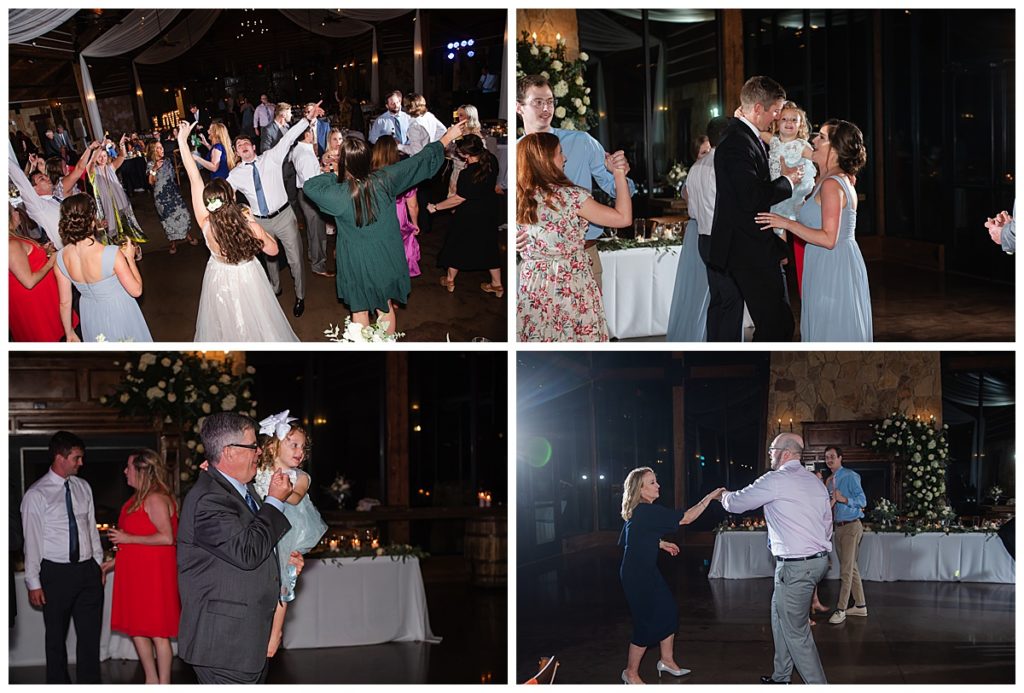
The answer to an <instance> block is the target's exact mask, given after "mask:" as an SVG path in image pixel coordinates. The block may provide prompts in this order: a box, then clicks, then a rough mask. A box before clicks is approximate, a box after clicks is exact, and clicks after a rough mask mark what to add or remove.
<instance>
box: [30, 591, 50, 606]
mask: <svg viewBox="0 0 1024 693" xmlns="http://www.w3.org/2000/svg"><path fill="white" fill-rule="evenodd" d="M28 603H29V604H31V605H32V606H34V607H36V608H42V606H43V604H45V603H46V596H45V595H44V594H43V588H42V587H40V588H39V589H37V590H29V591H28Z"/></svg>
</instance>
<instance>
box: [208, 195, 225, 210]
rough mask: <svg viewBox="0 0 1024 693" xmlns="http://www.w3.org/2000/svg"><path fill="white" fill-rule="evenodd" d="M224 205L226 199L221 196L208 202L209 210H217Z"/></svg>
mask: <svg viewBox="0 0 1024 693" xmlns="http://www.w3.org/2000/svg"><path fill="white" fill-rule="evenodd" d="M223 206H224V200H222V199H220V198H219V197H215V198H213V199H212V200H210V201H209V202H207V203H206V211H207V212H216V211H217V210H218V209H220V208H221V207H223Z"/></svg>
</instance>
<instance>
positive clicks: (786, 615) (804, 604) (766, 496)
mask: <svg viewBox="0 0 1024 693" xmlns="http://www.w3.org/2000/svg"><path fill="white" fill-rule="evenodd" d="M803 450H804V441H803V438H801V437H800V436H798V435H797V434H795V433H782V434H780V435H778V436H776V437H775V440H773V441H772V444H771V447H769V448H768V460H769V464H770V465H771V471H769V472H767V473H766V474H764V475H763V476H761V477H760V478H758V479H757V480H756V481H754V483H752V484H751V485H750V486H747V487H746V488H744V489H740V490H739V491H726V492H725V493H723V494H722V499H721V500H722V507H723V508H725V509H726V511H728V512H731V513H744V512H747V511H748V510H754V509H755V508H760V507H764V519H765V523H766V524H767V525H768V546H769V548H770V549H771V552H772V555H773V556H775V591H774V592H773V593H772V638H773V639H774V641H775V667H774V671H773V672H772V675H771V676H762V677H761V683H789V680H790V677H791V676H792V674H793V668H794V667H796V670H797V671H798V672H799V673H800V677H801V678H802V679H803V681H804V683H811V684H814V683H822V684H823V683H828V682H827V681H826V680H825V670H824V669H823V668H822V666H821V659H820V658H819V657H818V648H817V647H816V646H815V644H814V638H813V637H812V636H811V627H810V625H808V622H807V613H808V612H809V611H810V609H811V598H812V597H813V595H814V588H815V586H816V585H817V584H818V582H820V581H821V579H822V578H823V577H824V576H825V573H826V572H828V554H829V552H830V551H831V550H832V508H831V505H830V502H829V494H828V491H826V490H825V486H824V485H823V484H822V483H821V481H819V480H818V478H817V477H816V476H815V475H814V474H813V473H811V472H809V471H807V469H806V468H805V467H804V466H803V464H801V462H800V455H801V454H802V453H803Z"/></svg>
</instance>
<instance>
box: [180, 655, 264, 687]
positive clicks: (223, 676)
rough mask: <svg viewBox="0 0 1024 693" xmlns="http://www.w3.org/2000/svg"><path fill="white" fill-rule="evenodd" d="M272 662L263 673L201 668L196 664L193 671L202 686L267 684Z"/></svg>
mask: <svg viewBox="0 0 1024 693" xmlns="http://www.w3.org/2000/svg"><path fill="white" fill-rule="evenodd" d="M269 664H270V660H269V659H268V660H267V664H265V665H264V666H263V671H257V672H252V673H250V672H246V671H234V670H232V669H216V668H214V667H201V666H198V665H196V664H193V665H192V669H193V670H194V671H195V672H196V678H197V679H199V683H201V684H233V683H235V684H237V683H241V684H263V683H266V682H267V669H268V668H269V667H268V665H269Z"/></svg>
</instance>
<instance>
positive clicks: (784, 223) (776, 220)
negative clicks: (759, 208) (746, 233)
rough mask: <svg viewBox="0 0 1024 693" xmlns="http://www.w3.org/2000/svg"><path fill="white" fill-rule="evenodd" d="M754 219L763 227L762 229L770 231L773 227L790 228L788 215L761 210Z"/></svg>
mask: <svg viewBox="0 0 1024 693" xmlns="http://www.w3.org/2000/svg"><path fill="white" fill-rule="evenodd" d="M754 221H756V222H757V225H758V226H759V227H761V230H762V231H770V230H771V229H788V228H789V222H790V220H789V219H787V218H786V217H782V216H779V215H778V214H773V213H772V212H760V213H759V214H758V215H757V216H755V217H754Z"/></svg>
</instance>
